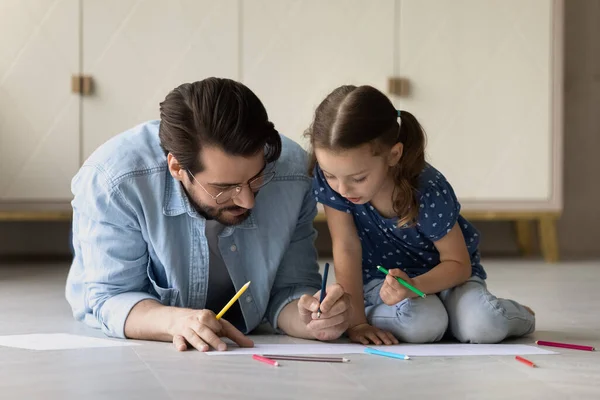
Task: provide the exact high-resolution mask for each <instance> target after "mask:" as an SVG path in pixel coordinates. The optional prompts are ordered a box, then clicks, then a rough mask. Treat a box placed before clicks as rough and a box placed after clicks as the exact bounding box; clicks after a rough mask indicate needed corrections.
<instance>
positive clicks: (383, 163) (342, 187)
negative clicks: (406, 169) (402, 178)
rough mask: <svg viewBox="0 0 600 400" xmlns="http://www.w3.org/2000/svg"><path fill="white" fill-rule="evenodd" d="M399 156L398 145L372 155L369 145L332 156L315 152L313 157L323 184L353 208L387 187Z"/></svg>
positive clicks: (331, 154) (399, 148)
mask: <svg viewBox="0 0 600 400" xmlns="http://www.w3.org/2000/svg"><path fill="white" fill-rule="evenodd" d="M401 155H402V144H400V143H398V144H396V145H395V146H394V147H393V148H392V149H391V150H388V151H387V152H384V153H382V154H380V155H373V149H372V146H371V145H370V144H368V143H367V144H364V145H362V146H360V147H357V148H354V149H350V150H344V151H343V152H332V151H329V150H325V149H320V148H315V156H316V158H317V162H318V163H319V167H321V170H322V171H323V175H324V176H325V179H326V180H327V183H328V184H329V186H331V188H332V189H333V190H335V191H336V192H337V193H339V194H340V195H341V196H343V197H345V198H346V199H347V200H348V201H351V202H352V203H355V204H365V203H368V202H370V201H371V200H372V199H373V197H375V195H376V194H377V193H378V192H379V191H380V190H381V188H382V187H384V185H385V184H386V183H388V178H389V171H390V167H392V166H394V165H396V164H397V163H398V161H399V160H400V157H401Z"/></svg>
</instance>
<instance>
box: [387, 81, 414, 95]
mask: <svg viewBox="0 0 600 400" xmlns="http://www.w3.org/2000/svg"><path fill="white" fill-rule="evenodd" d="M388 92H389V93H390V94H393V95H395V96H408V95H409V94H410V82H409V80H408V78H402V77H398V76H391V77H389V78H388Z"/></svg>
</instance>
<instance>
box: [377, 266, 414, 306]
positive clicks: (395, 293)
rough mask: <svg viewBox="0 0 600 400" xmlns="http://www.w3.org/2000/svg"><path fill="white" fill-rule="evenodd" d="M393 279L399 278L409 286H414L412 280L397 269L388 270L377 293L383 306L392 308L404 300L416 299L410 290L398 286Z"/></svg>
mask: <svg viewBox="0 0 600 400" xmlns="http://www.w3.org/2000/svg"><path fill="white" fill-rule="evenodd" d="M394 277H398V278H401V279H403V280H404V281H405V282H406V283H408V284H410V285H411V286H415V283H414V282H413V280H412V279H410V278H409V277H408V275H406V274H405V273H404V271H402V270H401V269H398V268H395V269H390V270H389V274H388V275H387V276H386V277H385V281H384V282H383V285H382V286H381V290H380V291H379V296H380V297H381V300H383V302H384V303H385V304H387V305H388V306H393V305H394V304H398V303H400V302H401V301H402V300H404V299H408V298H412V297H418V295H417V294H416V293H414V292H413V291H412V290H409V289H407V288H405V287H404V286H402V285H401V284H399V283H398V281H397V280H396V278H394Z"/></svg>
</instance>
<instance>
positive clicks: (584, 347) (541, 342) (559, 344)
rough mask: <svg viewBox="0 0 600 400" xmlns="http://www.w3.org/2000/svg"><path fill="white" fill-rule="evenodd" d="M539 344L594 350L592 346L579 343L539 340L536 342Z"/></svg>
mask: <svg viewBox="0 0 600 400" xmlns="http://www.w3.org/2000/svg"><path fill="white" fill-rule="evenodd" d="M535 344H537V345H538V346H550V347H562V348H563V349H573V350H584V351H594V350H596V349H594V348H593V347H592V346H581V345H578V344H569V343H557V342H546V341H545V340H538V341H536V342H535Z"/></svg>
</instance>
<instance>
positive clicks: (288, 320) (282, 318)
mask: <svg viewBox="0 0 600 400" xmlns="http://www.w3.org/2000/svg"><path fill="white" fill-rule="evenodd" d="M277 325H278V326H279V329H281V330H282V331H284V332H285V333H286V334H287V335H289V336H293V337H297V338H301V339H315V337H314V336H313V335H312V334H311V333H310V332H309V331H308V329H307V328H306V325H305V324H304V323H303V322H302V318H301V317H300V312H299V311H298V300H294V301H292V302H290V303H288V304H287V305H286V306H285V307H283V310H281V312H280V313H279V317H278V318H277Z"/></svg>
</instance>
